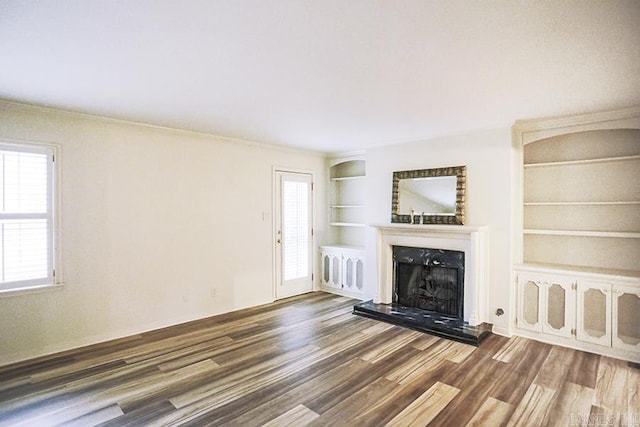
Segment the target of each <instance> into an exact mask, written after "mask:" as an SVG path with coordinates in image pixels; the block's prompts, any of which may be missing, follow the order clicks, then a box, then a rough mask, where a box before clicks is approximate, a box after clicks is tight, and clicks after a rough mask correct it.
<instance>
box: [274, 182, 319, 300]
mask: <svg viewBox="0 0 640 427" xmlns="http://www.w3.org/2000/svg"><path fill="white" fill-rule="evenodd" d="M311 181H312V177H311V174H307V173H294V172H283V171H276V174H275V182H276V191H275V198H276V200H275V206H276V291H275V294H276V298H277V299H280V298H286V297H290V296H293V295H299V294H302V293H305V292H310V291H311V290H313V281H312V276H311V274H312V272H313V262H312V253H313V251H312V248H313V239H312V216H311V213H312V212H313V210H312V199H313V197H312V187H311Z"/></svg>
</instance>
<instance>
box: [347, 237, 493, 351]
mask: <svg viewBox="0 0 640 427" xmlns="http://www.w3.org/2000/svg"><path fill="white" fill-rule="evenodd" d="M393 270H394V274H393V281H394V283H393V302H392V304H375V303H374V302H373V301H365V302H362V303H359V304H356V305H354V307H353V312H354V313H355V314H358V315H361V316H365V317H370V318H373V319H376V320H382V321H386V322H389V323H393V324H397V325H400V326H405V327H408V328H412V329H416V330H419V331H423V332H427V333H430V334H433V335H437V336H441V337H444V338H449V339H453V340H456V341H461V342H464V343H467V344H473V345H479V344H480V342H481V341H482V340H483V339H484V338H486V337H487V336H488V335H489V334H490V332H491V325H489V324H486V323H482V324H481V325H478V326H470V325H469V324H468V323H467V322H465V321H464V320H463V307H464V252H460V251H451V250H442V249H430V248H413V247H406V246H394V247H393Z"/></svg>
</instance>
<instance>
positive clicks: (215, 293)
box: [210, 288, 218, 298]
mask: <svg viewBox="0 0 640 427" xmlns="http://www.w3.org/2000/svg"><path fill="white" fill-rule="evenodd" d="M210 292H211V298H216V297H217V296H218V289H216V288H211V291H210Z"/></svg>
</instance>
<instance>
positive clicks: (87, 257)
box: [0, 102, 326, 365]
mask: <svg viewBox="0 0 640 427" xmlns="http://www.w3.org/2000/svg"><path fill="white" fill-rule="evenodd" d="M0 138H2V139H10V140H23V141H34V142H47V143H54V144H59V146H60V148H61V152H60V178H61V186H60V190H61V193H60V194H61V209H60V212H61V222H62V233H61V238H62V251H61V255H62V273H63V279H64V283H65V286H64V287H63V288H62V289H61V290H59V291H51V292H44V293H37V294H26V295H17V296H5V297H0V325H2V327H1V329H0V365H2V364H6V363H10V362H13V361H17V360H21V359H25V358H30V357H34V356H38V355H43V354H47V353H52V352H56V351H60V350H64V349H68V348H72V347H76V346H80V345H85V344H90V343H95V342H99V341H103V340H107V339H111V338H115V337H122V336H126V335H130V334H134V333H138V332H142V331H146V330H150V329H154V328H158V327H162V326H166V325H171V324H175V323H179V322H183V321H188V320H192V319H197V318H202V317H206V316H211V315H214V314H218V313H223V312H227V311H231V310H236V309H239V308H243V307H247V306H253V305H257V304H262V303H267V302H270V301H272V300H273V283H272V282H273V257H272V255H273V250H272V220H273V218H272V170H273V167H274V166H276V167H285V168H292V169H305V170H309V171H312V172H313V173H314V174H315V182H316V183H317V187H316V189H317V191H315V195H316V204H315V225H316V227H315V231H316V243H317V244H320V243H322V239H323V236H324V232H325V229H326V223H325V219H326V215H325V211H326V206H325V197H324V195H325V193H326V191H325V188H326V187H325V184H324V183H325V181H326V175H325V158H324V157H323V156H321V155H319V154H315V153H306V152H300V151H294V150H288V149H280V148H276V147H266V146H264V145H260V144H252V143H248V142H240V141H229V140H226V139H224V138H218V137H213V136H203V135H197V134H191V133H186V132H178V131H171V130H167V129H158V128H152V127H148V126H141V125H135V124H129V123H124V122H117V121H110V120H103V119H98V118H91V117H85V116H80V115H73V114H68V113H63V112H56V111H53V110H45V109H39V108H33V107H26V106H21V105H17V104H12V103H4V102H0ZM316 247H317V245H316ZM315 258H316V257H314V259H315ZM316 277H318V276H317V275H316ZM212 289H215V296H212Z"/></svg>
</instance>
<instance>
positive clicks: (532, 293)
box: [522, 280, 540, 325]
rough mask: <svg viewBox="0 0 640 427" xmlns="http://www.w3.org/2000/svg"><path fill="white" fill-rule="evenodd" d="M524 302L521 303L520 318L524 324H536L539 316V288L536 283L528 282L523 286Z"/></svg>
mask: <svg viewBox="0 0 640 427" xmlns="http://www.w3.org/2000/svg"><path fill="white" fill-rule="evenodd" d="M523 297H524V301H523V307H522V309H523V313H522V317H523V318H524V320H525V322H527V323H528V324H530V325H535V324H537V323H538V321H539V319H540V316H539V313H538V307H539V298H540V287H539V286H538V284H537V283H536V282H533V281H531V280H529V281H528V282H527V283H525V285H524V295H523Z"/></svg>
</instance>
